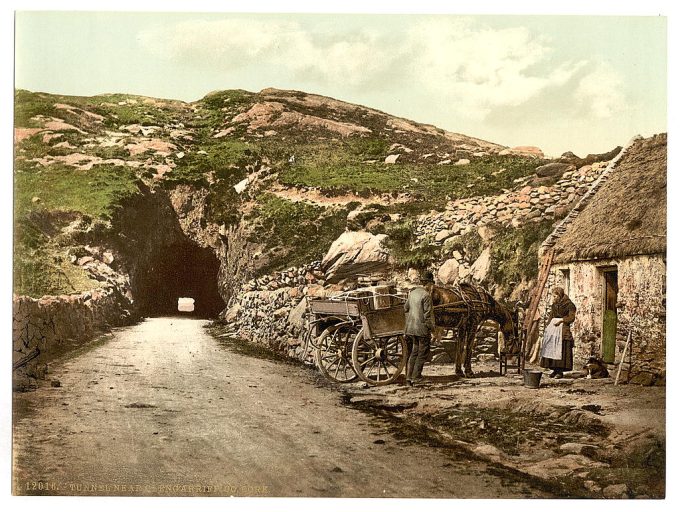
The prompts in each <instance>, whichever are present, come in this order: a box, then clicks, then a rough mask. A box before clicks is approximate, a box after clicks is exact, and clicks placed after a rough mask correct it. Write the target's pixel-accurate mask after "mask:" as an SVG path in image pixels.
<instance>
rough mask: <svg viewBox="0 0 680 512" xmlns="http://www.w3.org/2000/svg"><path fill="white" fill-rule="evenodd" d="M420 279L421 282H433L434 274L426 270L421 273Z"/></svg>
mask: <svg viewBox="0 0 680 512" xmlns="http://www.w3.org/2000/svg"><path fill="white" fill-rule="evenodd" d="M421 281H422V282H423V283H434V274H433V273H432V272H430V271H429V270H428V271H427V272H425V273H424V274H423V277H422V278H421Z"/></svg>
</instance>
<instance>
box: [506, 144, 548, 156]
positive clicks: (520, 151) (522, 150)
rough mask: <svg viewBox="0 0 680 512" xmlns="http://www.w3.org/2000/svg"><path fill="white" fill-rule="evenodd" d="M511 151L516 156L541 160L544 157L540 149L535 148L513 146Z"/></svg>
mask: <svg viewBox="0 0 680 512" xmlns="http://www.w3.org/2000/svg"><path fill="white" fill-rule="evenodd" d="M511 151H512V152H513V153H514V154H517V155H527V156H534V157H536V158H543V156H544V155H543V151H542V150H541V148H538V147H536V146H515V147H514V148H512V149H511Z"/></svg>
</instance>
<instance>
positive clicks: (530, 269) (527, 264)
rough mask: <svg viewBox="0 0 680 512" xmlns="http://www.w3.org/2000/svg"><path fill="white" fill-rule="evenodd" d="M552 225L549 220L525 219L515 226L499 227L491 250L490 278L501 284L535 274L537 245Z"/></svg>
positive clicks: (519, 280) (534, 275)
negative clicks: (509, 227) (513, 227)
mask: <svg viewBox="0 0 680 512" xmlns="http://www.w3.org/2000/svg"><path fill="white" fill-rule="evenodd" d="M552 229H553V221H552V220H550V219H548V220H543V221H541V222H538V223H529V224H526V225H524V226H522V227H520V228H518V229H501V230H499V235H498V236H497V237H496V238H494V240H493V244H492V250H491V259H492V265H491V281H492V282H493V283H495V284H499V285H500V284H505V285H507V284H508V283H511V282H515V283H520V282H522V281H523V280H530V279H534V278H536V275H537V274H538V249H539V247H540V246H541V244H542V243H543V241H544V240H545V239H546V238H547V237H548V235H549V234H550V233H551V231H552Z"/></svg>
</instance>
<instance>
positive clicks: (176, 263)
mask: <svg viewBox="0 0 680 512" xmlns="http://www.w3.org/2000/svg"><path fill="white" fill-rule="evenodd" d="M219 267H220V263H219V261H218V259H217V257H216V256H215V254H214V253H213V251H212V250H211V249H209V248H203V247H199V246H198V245H197V244H194V243H192V242H190V241H188V240H187V241H183V242H176V243H172V244H170V245H163V246H160V247H155V248H154V251H153V253H152V254H151V257H150V258H149V259H148V260H147V261H146V262H144V263H141V264H140V267H139V268H138V271H137V273H136V274H137V275H136V276H135V277H136V279H135V281H136V286H135V288H136V290H135V293H134V295H135V297H136V300H137V302H138V306H139V312H140V314H141V315H142V316H147V317H148V316H164V315H173V314H177V313H178V312H181V313H182V314H191V315H194V316H198V317H201V318H213V317H216V316H217V315H218V314H219V312H220V311H222V309H223V308H224V306H225V304H224V301H223V300H222V297H221V296H220V294H219V291H218V289H217V273H218V271H219ZM180 298H183V299H193V300H194V302H193V311H189V310H188V308H187V307H186V305H188V301H187V300H184V301H182V304H185V306H183V307H182V309H180V307H179V306H180Z"/></svg>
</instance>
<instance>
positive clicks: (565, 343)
mask: <svg viewBox="0 0 680 512" xmlns="http://www.w3.org/2000/svg"><path fill="white" fill-rule="evenodd" d="M575 318H576V306H574V303H573V302H572V301H571V300H569V297H568V296H567V294H566V293H564V288H560V287H559V286H558V287H557V288H555V290H554V291H553V303H552V305H551V306H550V323H551V324H552V325H555V326H558V325H561V326H562V349H561V354H562V357H561V358H559V359H551V358H547V357H541V362H540V365H541V366H542V367H543V368H550V369H551V370H552V373H551V374H550V377H551V378H554V379H561V378H562V377H564V372H565V371H569V370H571V369H573V367H574V354H573V349H574V337H573V336H572V334H571V329H570V328H569V326H570V325H571V323H572V322H573V321H574V319H575ZM546 341H547V339H544V344H545V343H546Z"/></svg>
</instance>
